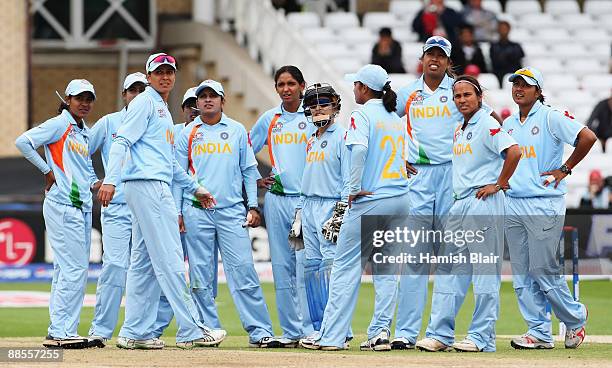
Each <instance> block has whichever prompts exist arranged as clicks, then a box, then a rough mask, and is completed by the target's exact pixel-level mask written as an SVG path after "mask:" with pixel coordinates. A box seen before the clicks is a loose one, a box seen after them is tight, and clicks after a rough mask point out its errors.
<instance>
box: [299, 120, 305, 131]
mask: <svg viewBox="0 0 612 368" xmlns="http://www.w3.org/2000/svg"><path fill="white" fill-rule="evenodd" d="M298 128H300V129H301V130H304V129H306V123H305V122H303V121H301V122H300V123H299V124H298Z"/></svg>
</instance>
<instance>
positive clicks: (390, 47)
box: [372, 27, 406, 73]
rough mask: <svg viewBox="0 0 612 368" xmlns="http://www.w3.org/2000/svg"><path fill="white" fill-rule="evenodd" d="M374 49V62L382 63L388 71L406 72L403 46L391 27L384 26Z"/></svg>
mask: <svg viewBox="0 0 612 368" xmlns="http://www.w3.org/2000/svg"><path fill="white" fill-rule="evenodd" d="M378 35H379V36H380V38H379V39H378V42H377V43H376V44H375V45H374V48H373V49H372V64H376V65H380V66H382V67H383V69H385V70H386V71H387V73H406V70H404V65H402V46H401V45H400V43H399V42H397V41H396V40H394V39H393V36H392V35H391V29H390V28H387V27H384V28H381V29H380V32H379V33H378Z"/></svg>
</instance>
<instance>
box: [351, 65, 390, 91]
mask: <svg viewBox="0 0 612 368" xmlns="http://www.w3.org/2000/svg"><path fill="white" fill-rule="evenodd" d="M344 79H345V80H347V81H349V82H361V83H363V84H365V85H366V86H368V87H369V88H370V89H372V90H374V91H382V90H383V89H384V88H385V84H387V82H388V81H389V74H387V72H386V71H385V69H383V68H382V67H381V66H380V65H374V64H368V65H365V66H363V67H362V68H361V69H359V71H358V72H357V73H353V74H346V75H345V76H344Z"/></svg>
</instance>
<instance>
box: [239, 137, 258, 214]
mask: <svg viewBox="0 0 612 368" xmlns="http://www.w3.org/2000/svg"><path fill="white" fill-rule="evenodd" d="M240 171H242V177H243V179H244V188H245V190H246V195H247V202H248V206H249V207H257V206H258V203H257V179H258V176H259V171H258V170H257V160H256V159H255V154H254V153H253V147H251V144H250V143H249V139H248V137H247V132H246V130H244V129H241V132H240Z"/></svg>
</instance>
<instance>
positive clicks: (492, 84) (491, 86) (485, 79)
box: [478, 73, 499, 91]
mask: <svg viewBox="0 0 612 368" xmlns="http://www.w3.org/2000/svg"><path fill="white" fill-rule="evenodd" d="M478 82H480V85H481V86H482V88H484V89H485V90H488V91H493V90H499V79H497V76H496V75H495V74H491V73H480V75H479V76H478Z"/></svg>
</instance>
